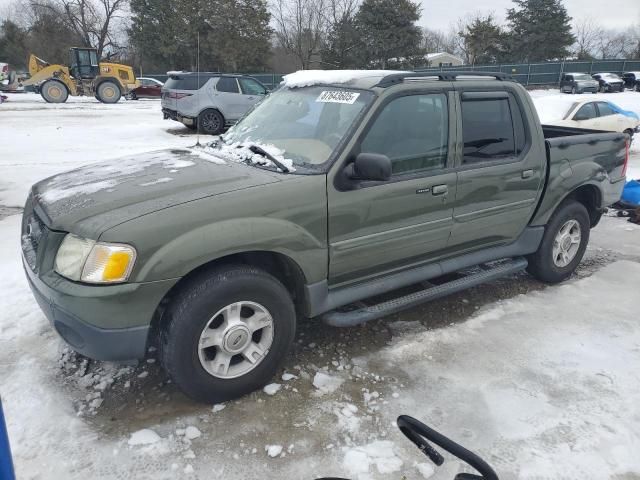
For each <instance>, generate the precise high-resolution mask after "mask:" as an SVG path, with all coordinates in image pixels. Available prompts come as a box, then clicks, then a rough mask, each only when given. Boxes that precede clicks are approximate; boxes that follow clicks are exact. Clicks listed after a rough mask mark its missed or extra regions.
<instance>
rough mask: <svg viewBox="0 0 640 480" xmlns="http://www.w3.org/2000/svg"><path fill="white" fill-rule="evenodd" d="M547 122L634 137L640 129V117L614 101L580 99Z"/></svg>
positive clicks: (546, 122)
mask: <svg viewBox="0 0 640 480" xmlns="http://www.w3.org/2000/svg"><path fill="white" fill-rule="evenodd" d="M545 124H546V125H558V126H564V127H575V128H584V129H588V130H601V131H606V132H619V133H626V134H628V135H629V136H630V137H633V135H634V134H635V133H637V132H638V130H639V126H640V118H638V115H637V114H636V113H635V112H630V111H627V110H623V109H622V108H620V107H619V106H617V105H616V104H615V103H613V102H607V101H604V100H580V101H577V102H572V103H569V104H567V107H566V109H565V111H564V113H561V114H560V115H558V117H557V118H556V119H552V120H548V119H545Z"/></svg>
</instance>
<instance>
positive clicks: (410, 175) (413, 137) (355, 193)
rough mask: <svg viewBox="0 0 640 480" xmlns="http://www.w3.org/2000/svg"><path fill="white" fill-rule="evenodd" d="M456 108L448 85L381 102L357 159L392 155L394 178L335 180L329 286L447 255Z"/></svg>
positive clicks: (453, 186) (331, 192) (331, 186)
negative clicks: (366, 155)
mask: <svg viewBox="0 0 640 480" xmlns="http://www.w3.org/2000/svg"><path fill="white" fill-rule="evenodd" d="M453 108H454V106H453V92H451V93H448V92H446V91H445V92H443V90H439V91H420V90H418V91H413V92H411V93H407V92H404V93H402V94H398V95H396V96H394V97H390V98H388V99H387V100H386V101H385V103H383V104H381V105H380V106H379V107H378V109H377V111H376V112H375V113H374V115H373V117H372V118H371V120H370V121H369V122H368V124H367V125H366V127H365V130H364V131H363V132H362V134H361V135H360V136H359V138H358V143H357V144H356V146H355V148H354V151H352V153H351V158H354V157H355V156H356V155H357V154H358V153H360V152H370V153H379V154H383V155H387V156H388V157H389V158H390V159H391V162H392V165H393V170H392V171H393V175H392V178H391V179H390V180H389V181H386V182H373V181H368V182H357V181H353V183H352V184H351V183H349V185H347V186H339V185H337V184H336V182H333V181H331V179H330V181H329V182H328V185H327V189H328V192H327V194H328V202H329V244H330V250H329V254H330V260H329V280H330V283H332V284H336V283H343V282H352V281H356V280H359V279H363V278H365V277H367V276H369V275H371V274H376V273H377V274H379V273H380V272H381V271H383V270H392V269H397V268H403V267H406V266H409V265H412V264H416V263H419V262H424V261H428V260H429V259H433V258H435V257H437V256H438V255H440V254H441V253H442V250H443V249H444V248H445V247H446V245H447V240H448V238H449V234H450V231H451V222H452V207H453V200H454V199H455V189H456V174H455V171H454V169H453V168H452V167H453V164H452V162H453V153H452V152H453V146H454V144H453V143H452V142H453V135H450V132H453V131H454V130H455V123H452V122H453V120H452V119H453V118H455V115H454V114H453V113H452V112H453V111H454V110H453ZM343 167H344V165H343V166H335V167H334V168H343ZM350 182H351V181H350Z"/></svg>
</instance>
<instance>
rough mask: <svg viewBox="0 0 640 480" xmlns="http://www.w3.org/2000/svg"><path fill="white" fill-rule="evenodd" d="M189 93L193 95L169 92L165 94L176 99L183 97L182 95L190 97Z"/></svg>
mask: <svg viewBox="0 0 640 480" xmlns="http://www.w3.org/2000/svg"><path fill="white" fill-rule="evenodd" d="M191 95H193V93H178V92H169V93H168V94H167V96H168V97H169V98H175V99H176V100H180V99H181V98H184V97H190V96H191Z"/></svg>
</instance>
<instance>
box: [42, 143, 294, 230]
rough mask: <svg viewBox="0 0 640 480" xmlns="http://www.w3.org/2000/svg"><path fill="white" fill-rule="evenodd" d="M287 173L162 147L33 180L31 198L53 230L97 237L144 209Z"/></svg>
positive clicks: (262, 182) (146, 211) (267, 180)
mask: <svg viewBox="0 0 640 480" xmlns="http://www.w3.org/2000/svg"><path fill="white" fill-rule="evenodd" d="M284 177H285V175H283V174H278V173H275V172H271V171H268V170H264V169H260V168H257V167H251V166H248V165H244V164H241V163H236V162H229V161H224V160H222V159H221V158H219V157H215V156H213V155H210V154H207V153H204V152H200V151H196V150H188V149H180V150H160V151H155V152H149V153H144V154H140V155H135V156H130V157H124V158H119V159H115V160H111V161H108V162H101V163H95V164H92V165H88V166H86V167H82V168H79V169H77V170H72V171H69V172H66V173H62V174H59V175H55V176H53V177H50V178H47V179H45V180H42V181H41V182H39V183H37V184H35V185H34V186H33V189H32V199H33V200H32V201H33V202H34V208H35V210H36V212H38V214H39V215H40V217H42V220H43V221H44V222H45V223H46V224H47V226H48V227H49V228H51V229H52V230H60V231H65V232H73V233H76V234H78V235H82V236H86V237H88V238H94V239H95V238H97V236H99V235H100V234H101V233H102V232H103V231H105V230H107V229H109V228H111V227H113V226H115V225H118V224H120V223H123V222H126V221H129V220H132V219H134V218H136V217H139V216H141V215H146V214H149V213H151V212H155V211H158V210H162V209H165V208H169V207H172V206H175V205H179V204H181V203H185V202H191V201H194V200H197V199H200V198H204V197H210V196H213V195H219V194H223V193H229V192H235V191H240V190H244V189H247V188H251V187H255V186H258V185H265V184H268V183H274V182H278V181H280V180H281V179H282V178H284Z"/></svg>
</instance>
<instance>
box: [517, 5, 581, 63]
mask: <svg viewBox="0 0 640 480" xmlns="http://www.w3.org/2000/svg"><path fill="white" fill-rule="evenodd" d="M513 1H514V3H515V4H516V7H515V8H510V9H508V10H507V22H508V24H509V28H510V31H509V35H508V48H509V56H510V57H511V59H512V60H513V61H521V62H538V61H545V60H558V59H562V58H564V57H566V56H567V55H569V47H571V45H572V44H573V42H574V41H575V37H574V36H573V34H572V33H571V23H570V22H571V17H570V16H569V15H568V14H567V10H566V8H565V7H564V5H563V4H562V0H513Z"/></svg>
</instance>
